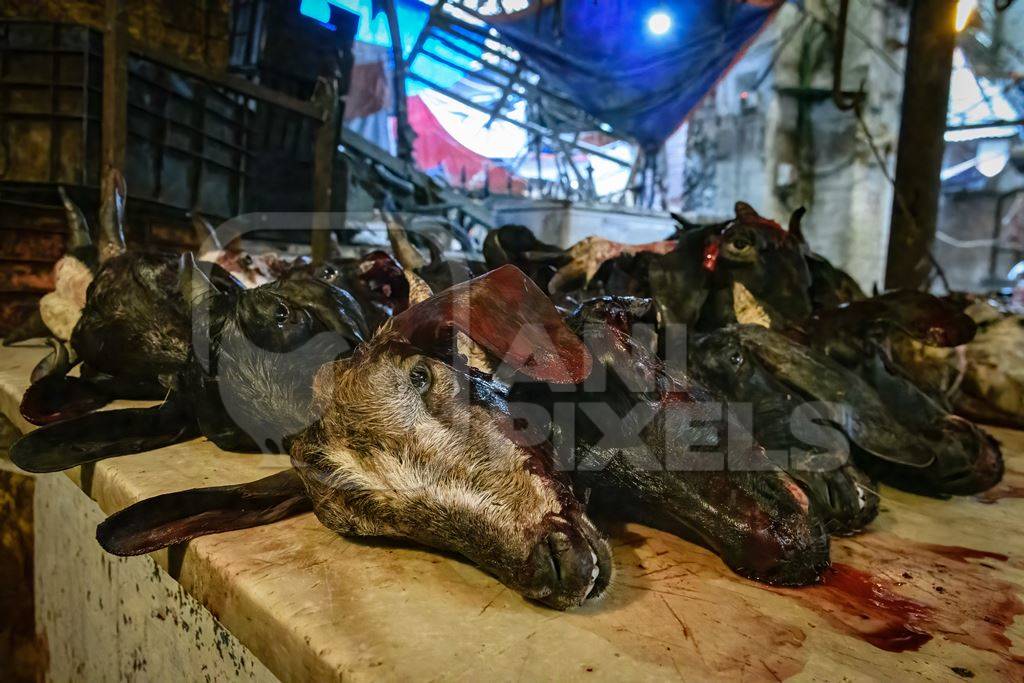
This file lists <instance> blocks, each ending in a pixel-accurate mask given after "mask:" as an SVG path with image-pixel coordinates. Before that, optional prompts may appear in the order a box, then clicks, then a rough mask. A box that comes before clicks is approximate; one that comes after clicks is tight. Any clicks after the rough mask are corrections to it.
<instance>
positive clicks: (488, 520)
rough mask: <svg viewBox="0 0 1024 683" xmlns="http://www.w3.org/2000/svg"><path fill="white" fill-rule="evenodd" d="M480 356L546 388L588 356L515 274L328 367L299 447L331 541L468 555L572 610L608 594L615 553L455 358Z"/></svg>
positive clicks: (543, 457) (486, 384)
mask: <svg viewBox="0 0 1024 683" xmlns="http://www.w3.org/2000/svg"><path fill="white" fill-rule="evenodd" d="M458 337H463V340H465V339H466V338H468V339H469V340H471V342H472V343H473V344H476V345H479V346H480V347H482V348H483V349H484V350H485V351H487V352H488V353H490V354H493V356H495V357H497V358H501V359H502V360H503V362H504V363H505V364H506V365H507V366H509V367H510V368H511V369H513V370H515V371H518V372H521V373H523V374H525V375H527V376H529V377H532V378H534V379H537V380H543V381H550V382H555V383H569V384H573V383H576V382H578V381H581V380H582V379H583V378H584V377H586V375H587V374H588V373H589V371H590V357H589V355H588V353H587V351H586V349H585V347H584V346H583V345H582V343H581V342H580V340H579V339H578V338H577V337H576V336H575V335H574V334H573V333H572V332H571V331H570V330H569V329H568V328H566V327H565V326H564V324H563V323H562V321H561V319H560V317H559V315H558V313H557V311H556V310H555V308H554V307H553V306H552V305H551V303H550V302H549V301H548V300H547V298H546V297H545V296H544V294H543V293H542V292H541V291H540V290H539V289H537V287H536V285H534V284H533V283H532V282H530V281H529V280H528V279H527V278H526V277H525V276H524V275H523V274H522V273H521V272H520V271H518V270H517V269H516V268H514V267H512V266H506V267H503V268H499V269H498V270H495V271H492V272H491V273H489V274H487V275H484V276H481V277H479V278H476V279H474V280H470V281H468V282H465V283H462V284H460V285H456V286H455V287H452V288H451V289H448V290H446V291H444V292H442V293H441V294H439V295H437V296H435V297H432V298H430V299H428V300H426V301H424V302H421V303H419V304H417V305H414V306H412V307H411V308H409V309H408V310H406V311H405V312H404V313H402V314H401V315H399V316H397V317H396V318H394V319H392V320H391V321H390V322H389V323H388V324H386V325H385V326H384V327H383V328H381V329H380V330H379V331H378V332H377V334H376V335H375V336H374V337H373V338H372V339H371V340H370V341H369V342H367V343H366V344H364V345H363V346H361V347H360V348H359V349H357V351H356V353H355V354H354V355H353V356H352V357H351V358H348V359H345V360H341V361H337V362H335V363H331V364H329V365H327V366H325V367H324V368H322V369H321V371H320V372H319V374H318V375H317V379H316V382H315V388H314V394H315V396H316V399H317V401H318V403H319V406H318V410H319V412H320V414H321V416H322V417H321V418H320V419H319V420H318V421H317V422H316V423H315V424H314V425H313V426H311V427H310V428H308V429H307V430H306V431H305V432H304V433H303V434H302V435H301V436H300V437H299V438H298V439H297V440H296V441H295V442H294V444H293V446H292V450H291V453H292V460H293V464H294V465H295V466H296V468H297V469H298V471H299V473H300V474H301V476H302V478H303V480H304V481H305V484H306V487H307V489H308V491H309V493H310V496H311V498H312V499H313V503H314V506H315V510H316V514H317V516H318V517H319V518H320V520H321V521H322V522H323V523H324V524H325V525H326V526H327V527H329V528H331V529H333V530H335V531H337V532H338V533H340V534H344V535H353V536H383V537H392V538H404V539H410V540H413V541H415V542H418V543H421V544H424V545H427V546H431V547H434V548H439V549H443V550H448V551H451V552H455V553H458V554H460V555H462V556H464V557H466V558H468V559H469V560H470V561H472V562H474V563H475V564H477V565H479V566H480V567H481V568H483V569H484V570H486V571H488V572H489V573H491V574H493V575H494V576H496V577H497V578H498V579H499V580H500V581H502V582H503V583H505V584H506V585H507V586H509V587H511V588H513V589H514V590H516V591H518V592H520V593H522V594H523V595H524V596H526V597H529V598H533V599H537V600H540V601H542V602H544V603H545V604H547V605H549V606H552V607H555V608H558V609H566V608H570V607H575V606H578V605H580V604H582V603H583V602H584V601H585V600H587V599H588V598H593V597H596V596H599V595H601V593H602V592H603V591H604V590H605V588H606V587H607V586H608V582H609V578H610V574H611V554H610V550H609V547H608V545H607V543H606V542H605V541H604V539H603V538H602V537H601V536H600V535H599V533H598V532H597V530H596V529H595V527H594V526H593V524H592V523H591V522H590V520H589V519H588V518H587V516H586V515H585V514H584V511H583V509H582V507H581V505H580V504H579V503H578V502H577V500H576V498H575V497H574V496H573V494H572V491H571V488H570V484H569V482H568V480H567V479H566V478H565V477H564V476H563V473H560V472H558V471H557V470H556V468H555V463H554V461H553V458H552V456H551V453H550V449H549V448H546V447H545V445H544V444H541V445H539V446H538V445H528V444H527V442H525V441H524V440H522V439H520V438H518V437H517V433H516V432H515V430H514V429H513V424H512V420H511V417H510V411H509V408H508V405H507V404H506V402H505V396H504V392H503V388H502V387H501V386H500V385H499V384H498V383H496V382H495V381H494V380H493V379H492V378H491V377H490V376H488V375H485V374H483V373H481V372H480V371H478V370H476V369H474V368H471V367H469V366H468V365H467V364H466V363H465V362H464V358H463V357H461V356H460V355H459V354H458V353H457V352H456V351H455V350H454V349H455V348H456V343H455V342H456V339H457V338H458Z"/></svg>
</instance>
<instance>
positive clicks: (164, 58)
mask: <svg viewBox="0 0 1024 683" xmlns="http://www.w3.org/2000/svg"><path fill="white" fill-rule="evenodd" d="M128 47H129V49H130V50H131V52H132V53H134V54H136V55H138V56H140V57H143V58H145V59H148V60H150V61H153V62H157V63H161V64H163V65H165V66H169V67H171V68H172V69H177V70H178V71H184V72H185V73H187V74H189V75H191V76H195V77H196V78H199V79H201V80H203V81H205V82H207V83H209V84H210V85H212V86H221V87H224V88H228V89H231V90H234V91H236V92H239V93H241V94H243V95H246V96H248V97H252V98H254V99H257V100H262V101H263V102H267V103H268V104H272V105H274V106H276V107H282V108H284V109H288V110H290V111H294V112H296V113H298V114H302V115H303V116H308V117H310V118H314V119H316V118H320V110H319V109H317V107H316V105H315V104H313V103H312V102H310V101H308V100H300V99H299V98H297V97H292V96H291V95H286V94H284V93H282V92H278V91H277V90H271V89H270V88H267V87H265V86H262V85H259V84H258V83H253V82H252V81H247V80H245V79H244V78H242V77H240V76H235V75H234V74H227V73H224V72H222V71H217V70H215V69H211V68H210V67H208V66H206V65H205V64H200V63H199V62H194V61H188V60H184V59H182V58H181V57H178V56H177V55H176V54H174V53H172V52H168V51H167V50H161V49H158V48H155V47H152V46H149V45H145V44H143V43H141V42H139V41H136V40H132V39H129V40H128Z"/></svg>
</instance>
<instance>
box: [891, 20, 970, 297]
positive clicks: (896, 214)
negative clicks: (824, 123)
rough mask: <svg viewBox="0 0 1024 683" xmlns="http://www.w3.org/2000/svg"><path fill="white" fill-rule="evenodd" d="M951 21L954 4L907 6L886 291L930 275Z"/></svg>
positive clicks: (949, 65)
mask: <svg viewBox="0 0 1024 683" xmlns="http://www.w3.org/2000/svg"><path fill="white" fill-rule="evenodd" d="M955 22H956V2H955V0H913V2H912V4H911V9H910V35H909V38H908V41H907V65H906V70H905V73H904V83H903V111H902V115H901V122H900V138H899V147H898V150H897V157H896V183H895V184H896V197H895V200H894V202H893V210H892V222H891V223H890V228H889V258H888V262H887V264H886V271H885V286H886V287H887V288H897V287H906V288H912V289H917V288H919V287H921V286H922V285H924V284H925V281H926V279H927V278H928V273H929V272H930V271H931V259H930V252H931V247H932V242H933V241H934V239H935V228H936V222H937V219H938V212H939V192H940V190H941V180H940V178H939V175H940V173H941V171H942V154H943V151H944V149H945V143H944V140H943V136H944V134H945V132H946V113H947V108H948V105H949V78H950V72H951V71H952V69H953V48H954V47H955V46H956V28H955Z"/></svg>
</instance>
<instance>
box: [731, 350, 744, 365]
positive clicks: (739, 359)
mask: <svg viewBox="0 0 1024 683" xmlns="http://www.w3.org/2000/svg"><path fill="white" fill-rule="evenodd" d="M729 362H730V363H732V364H733V365H735V366H736V367H739V366H741V365H743V354H742V353H740V352H739V351H733V352H732V355H730V356H729Z"/></svg>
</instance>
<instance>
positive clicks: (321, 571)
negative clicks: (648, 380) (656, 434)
mask: <svg viewBox="0 0 1024 683" xmlns="http://www.w3.org/2000/svg"><path fill="white" fill-rule="evenodd" d="M43 353H44V349H43V348H42V347H16V348H7V349H3V350H0V409H2V410H3V412H4V414H5V415H7V416H8V417H9V418H10V419H11V420H12V421H14V422H15V423H16V424H17V425H18V427H19V428H21V429H23V430H26V429H28V428H29V425H27V424H25V422H24V421H23V420H22V419H21V418H20V416H19V415H18V411H17V404H18V401H19V400H20V397H21V395H22V393H23V392H24V390H25V388H26V387H27V384H28V375H29V372H30V370H31V368H32V367H33V365H34V364H35V363H36V362H37V361H38V360H39V358H41V357H42V355H43ZM992 431H993V433H994V434H995V435H996V436H997V437H998V438H1000V439H1001V440H1002V441H1003V444H1004V450H1005V454H1006V456H1007V466H1008V467H1007V475H1006V480H1005V481H1004V482H1003V483H1002V484H1000V485H999V486H998V487H997V488H996V489H994V490H993V491H991V492H989V493H988V494H985V495H983V496H979V497H976V498H957V499H953V500H947V501H940V500H933V499H929V498H923V497H920V496H914V495H910V494H905V493H902V492H899V491H895V490H893V489H890V488H883V489H882V491H881V493H882V497H883V511H882V513H881V515H880V517H879V519H878V520H877V521H876V522H875V523H874V524H873V525H872V527H871V530H870V531H869V532H868V533H866V534H863V535H861V536H857V537H853V538H849V539H836V540H835V541H834V543H833V551H832V557H833V562H834V570H833V571H832V572H831V573H830V574H829V576H828V578H827V579H826V581H825V582H824V583H823V584H822V585H820V586H814V587H810V588H805V589H799V590H785V589H774V588H770V587H766V586H761V585H759V584H755V583H753V582H750V581H746V580H744V579H741V578H739V577H737V576H735V575H734V574H732V573H731V572H730V571H729V570H728V569H726V568H725V567H724V565H722V563H721V562H720V561H719V560H718V559H717V558H716V557H715V556H714V555H712V554H711V553H710V552H708V551H706V550H703V549H701V548H699V547H697V546H695V545H693V544H690V543H687V542H685V541H682V540H679V539H677V538H675V537H673V536H669V535H666V534H662V533H659V532H655V531H652V530H650V529H647V528H646V527H642V526H639V525H624V526H621V527H618V528H615V529H613V530H612V534H611V537H612V543H613V546H614V548H615V563H616V579H615V582H614V585H613V587H612V588H611V590H610V591H609V593H608V595H607V597H606V598H605V599H604V600H602V601H601V602H599V603H597V604H593V605H588V606H586V607H584V608H583V609H580V610H577V611H573V612H567V613H563V612H556V611H552V610H550V609H547V608H544V607H541V606H539V605H536V604H532V603H530V602H527V601H525V600H523V599H522V598H521V597H520V596H518V595H517V594H514V593H512V592H510V591H508V590H506V589H505V588H504V587H503V586H502V585H501V584H499V583H497V582H496V581H495V580H493V579H491V578H490V577H489V576H487V575H485V574H484V573H482V572H481V571H479V570H478V569H476V568H475V567H473V566H471V565H469V564H468V563H465V562H463V561H461V560H459V559H458V558H454V557H450V556H447V555H443V554H439V553H435V552H432V551H428V550H424V549H420V548H416V547H412V546H407V545H402V544H393V543H382V542H358V541H353V540H349V539H343V538H339V537H338V536H336V535H334V534H332V533H330V532H329V531H327V530H326V529H324V528H323V527H322V526H320V525H319V523H318V522H317V520H316V518H315V517H313V515H311V514H306V515H302V516H299V517H296V518H293V519H290V520H287V521H284V522H280V523H277V524H273V525H269V526H265V527H261V528H257V529H250V530H245V531H237V532H230V533H225V534H219V535H216V536H209V537H205V538H201V539H197V540H195V541H193V542H191V543H188V544H187V545H186V546H185V547H177V548H172V549H170V550H169V551H162V552H159V553H154V554H153V555H152V556H150V557H143V558H130V559H127V560H124V559H117V558H113V557H110V556H107V555H105V554H104V553H103V552H102V550H100V548H99V547H98V545H97V544H96V542H95V539H94V537H93V535H94V531H95V525H96V523H97V522H98V521H99V520H100V519H102V516H103V514H109V513H112V512H114V511H116V510H119V509H121V508H123V507H125V506H126V505H128V504H130V503H133V502H135V501H137V500H141V499H143V498H148V497H150V496H154V495H158V494H161V493H166V492H170V491H179V490H183V489H187V488H191V487H196V486H213V485H219V484H229V483H239V482H244V481H250V480H253V479H257V478H259V477H262V476H266V475H267V474H270V473H272V472H274V471H276V470H278V469H281V468H283V467H285V466H287V460H286V459H285V458H283V457H280V456H259V455H246V454H237V453H225V452H223V451H220V450H218V449H217V448H215V447H213V446H212V445H211V444H209V443H208V442H207V441H206V440H204V439H200V440H195V441H190V442H187V443H184V444H179V445H177V446H173V447H170V448H164V449H161V450H159V451H153V452H150V453H146V454H140V455H132V456H125V457H121V458H115V459H111V460H108V461H105V462H101V463H98V464H97V465H95V466H94V467H90V468H85V471H80V470H75V471H72V472H69V473H67V475H64V474H60V475H45V476H41V477H39V478H38V483H37V494H36V504H35V505H36V518H37V532H36V533H37V539H36V548H37V550H36V553H37V557H36V564H37V576H36V584H37V585H36V595H37V598H36V614H37V623H38V626H37V628H38V629H39V630H40V631H42V632H43V633H44V634H45V637H46V642H47V643H48V647H49V651H50V653H49V654H50V673H49V677H50V679H51V680H109V679H115V678H118V677H120V676H128V677H133V674H134V677H135V678H137V679H138V680H168V679H176V680H203V679H204V677H209V679H211V680H233V679H238V678H241V679H245V680H249V679H251V680H268V679H273V678H274V677H276V678H279V679H281V680H284V681H309V680H316V681H320V680H338V679H342V678H355V679H370V678H373V679H381V678H383V679H390V680H393V679H408V678H416V679H428V680H434V679H444V680H468V679H472V680H480V679H497V680H507V679H520V678H522V679H527V680H530V679H565V678H593V679H595V680H598V679H601V680H623V679H628V680H633V679H673V678H675V679H684V680H702V681H703V680H715V679H723V680H736V679H742V680H750V681H759V680H768V681H774V680H780V679H786V678H792V679H794V680H836V679H841V678H845V679H850V680H863V679H878V678H882V679H890V680H892V679H897V680H898V679H905V678H906V677H908V676H911V675H913V676H922V677H925V678H928V679H932V680H950V679H957V678H958V677H960V676H970V675H972V674H973V675H974V676H976V677H978V678H980V679H982V680H991V679H1007V680H1021V678H1022V677H1024V621H1022V620H1021V618H1020V616H1021V615H1022V614H1024V599H1022V598H1024V534H1022V533H1021V521H1020V520H1021V519H1022V513H1024V501H1022V500H1020V497H1021V496H1024V433H1019V432H1012V431H1007V430H992ZM83 492H84V493H83ZM90 499H91V500H90ZM93 501H95V502H93ZM154 563H155V564H154ZM100 601H102V604H101V603H100ZM182 615H185V617H184V618H183V616H182Z"/></svg>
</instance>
